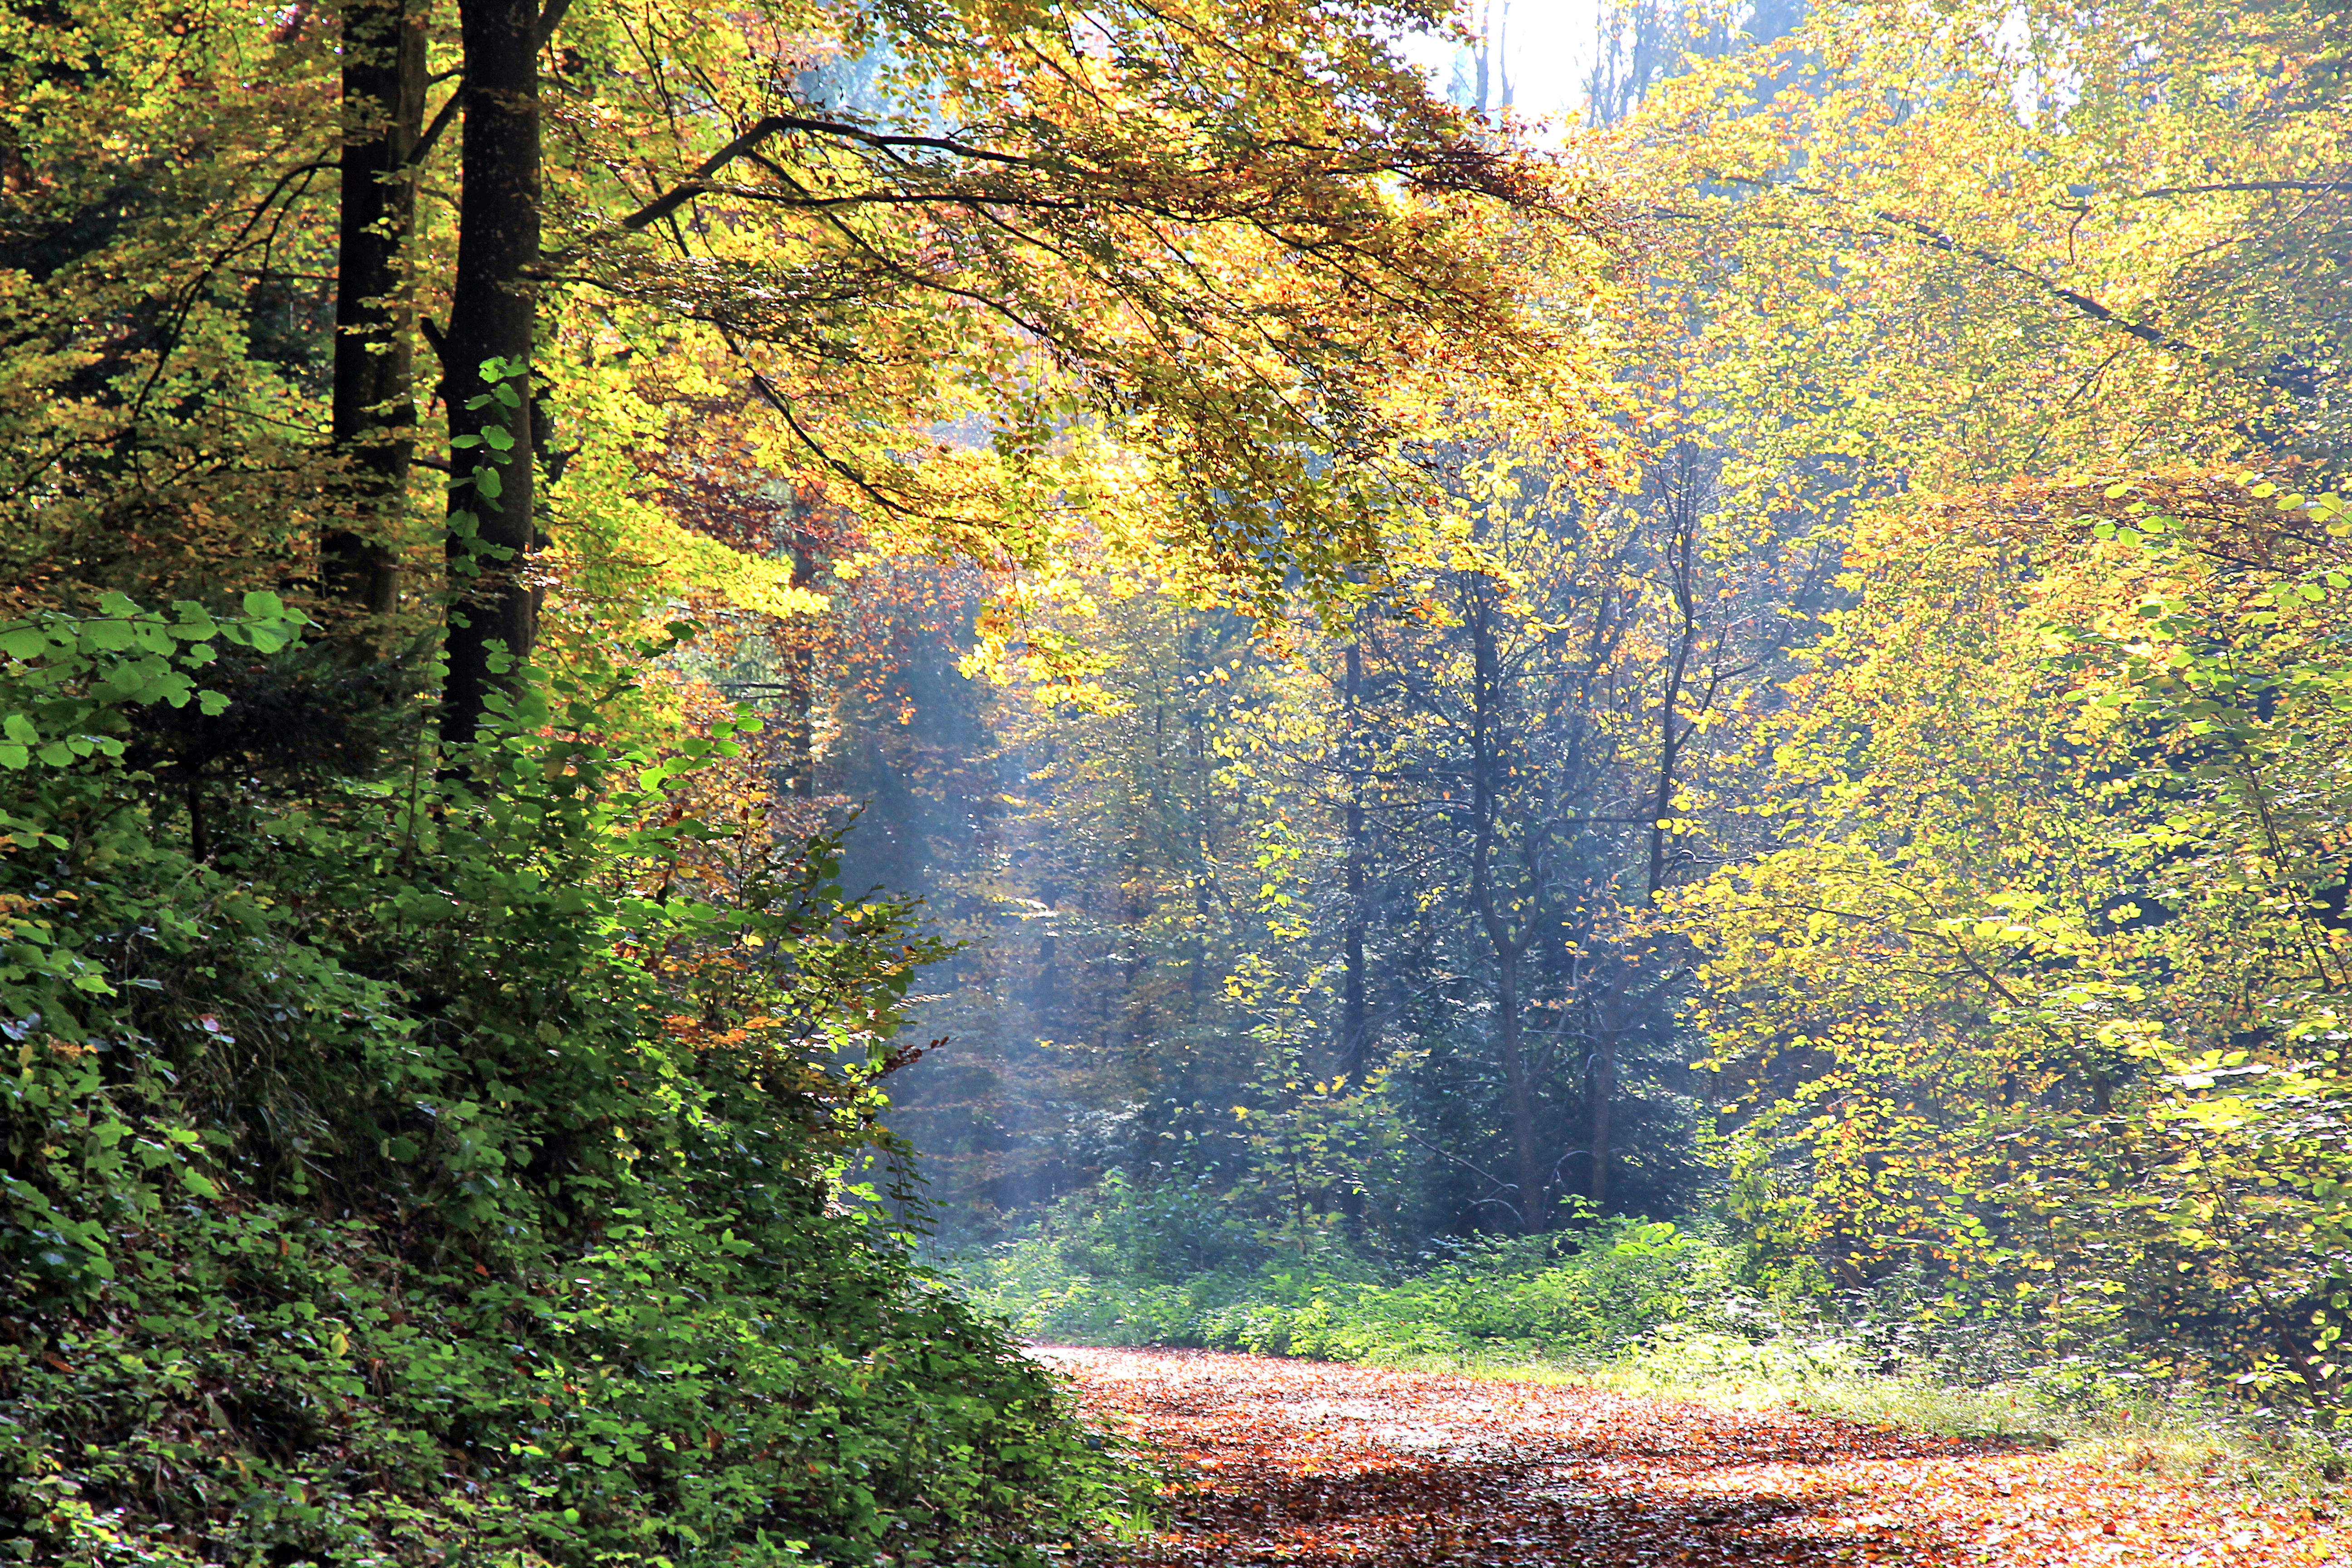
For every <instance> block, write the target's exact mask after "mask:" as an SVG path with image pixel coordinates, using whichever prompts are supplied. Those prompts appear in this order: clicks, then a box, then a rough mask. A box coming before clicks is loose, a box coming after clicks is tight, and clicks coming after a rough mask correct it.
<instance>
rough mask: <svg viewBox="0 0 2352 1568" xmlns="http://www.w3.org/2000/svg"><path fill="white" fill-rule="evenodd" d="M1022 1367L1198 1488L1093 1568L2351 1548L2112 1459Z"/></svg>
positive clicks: (2269, 1508) (1201, 1355) (1366, 1387)
mask: <svg viewBox="0 0 2352 1568" xmlns="http://www.w3.org/2000/svg"><path fill="white" fill-rule="evenodd" d="M1040 1353H1041V1354H1043V1355H1045V1357H1046V1358H1047V1359H1048V1360H1050V1361H1052V1362H1053V1363H1055V1364H1057V1365H1059V1366H1061V1367H1062V1368H1063V1369H1064V1370H1066V1372H1068V1373H1070V1374H1071V1375H1072V1376H1073V1377H1074V1378H1076V1381H1077V1384H1078V1387H1079V1390H1080V1392H1081V1394H1082V1395H1083V1396H1084V1398H1085V1399H1086V1401H1087V1404H1088V1405H1091V1406H1092V1407H1093V1408H1094V1409H1095V1410H1096V1411H1097V1413H1098V1414H1100V1415H1106V1416H1108V1417H1110V1418H1111V1419H1112V1420H1113V1421H1114V1422H1115V1423H1116V1424H1117V1425H1118V1426H1120V1427H1122V1428H1123V1429H1124V1430H1126V1431H1127V1432H1129V1434H1131V1435H1132V1436H1138V1437H1142V1438H1147V1439H1149V1440H1150V1441H1152V1442H1154V1443H1156V1444H1158V1445H1160V1447H1162V1448H1163V1449H1165V1450H1166V1451H1167V1452H1168V1453H1170V1454H1171V1455H1173V1456H1175V1457H1177V1458H1181V1461H1182V1464H1183V1467H1184V1468H1185V1469H1186V1471H1187V1472H1188V1473H1189V1474H1190V1475H1191V1476H1192V1479H1193V1481H1194V1489H1193V1490H1192V1491H1191V1492H1189V1493H1188V1494H1186V1495H1184V1496H1182V1497H1181V1498H1179V1499H1178V1500H1177V1504H1176V1517H1175V1519H1174V1520H1173V1521H1171V1525H1170V1527H1169V1528H1168V1529H1167V1530H1166V1531H1163V1532H1162V1533H1161V1534H1160V1535H1159V1536H1157V1537H1155V1538H1154V1539H1152V1540H1150V1541H1149V1542H1144V1543H1142V1544H1140V1545H1138V1546H1135V1547H1131V1548H1129V1549H1127V1550H1126V1551H1124V1552H1120V1553H1119V1554H1118V1555H1117V1556H1116V1557H1115V1558H1113V1559H1112V1560H1111V1561H1113V1562H1115V1563H1120V1564H1135V1565H1144V1564H1152V1565H1158V1564H1184V1565H1187V1568H1190V1565H1192V1564H1201V1565H1210V1564H1215V1565H1220V1568H1221V1565H1223V1564H1227V1563H1234V1564H1240V1563H1287V1564H1297V1565H1300V1568H1320V1565H1324V1564H1341V1563H1349V1564H1362V1565H1365V1568H1371V1565H1374V1564H1379V1565H1382V1568H1387V1565H1391V1564H1393V1565H1395V1568H1414V1565H1419V1564H1424V1563H1426V1564H1436V1563H1446V1564H1459V1565H1464V1568H1467V1565H1471V1564H1496V1565H1500V1568H1547V1565H1549V1564H1574V1565H1577V1568H1584V1565H1588V1564H1589V1565H1591V1568H1614V1565H1616V1564H1642V1565H1644V1568H1647V1565H1652V1564H1669V1563H1692V1564H1701V1563H1705V1564H1715V1563H1743V1564H1746V1563H1792V1564H1793V1563H1806V1564H1817V1563H1818V1564H1827V1563H1885V1564H1947V1563H1954V1564H1970V1565H1973V1564H1978V1563H1990V1564H1998V1565H2000V1568H2011V1565H2015V1568H2039V1565H2043V1564H2048V1565H2052V1568H2060V1565H2063V1568H2075V1565H2077V1564H2108V1563H2118V1564H2122V1563H2130V1564H2142V1563H2150V1564H2154V1563H2160V1564H2167V1565H2171V1564H2179V1565H2181V1568H2188V1565H2190V1564H2226V1565H2228V1568H2285V1565H2289V1564H2292V1565H2294V1568H2346V1565H2347V1564H2352V1533H2347V1532H2346V1531H2344V1530H2343V1528H2342V1526H2341V1525H2340V1523H2339V1522H2337V1521H2336V1520H2334V1519H2332V1518H2329V1517H2315V1513H2314V1510H2313V1509H2312V1508H2311V1507H2309V1506H2308V1505H2305V1504H2293V1505H2284V1504H2278V1503H2273V1502H2265V1501H2261V1500H2257V1499H2254V1498H2252V1497H2251V1496H2250V1495H2248V1494H2245V1493H2243V1492H2242V1491H2239V1490H2236V1489H2229V1488H2224V1487H2220V1486H2205V1485H2199V1484H2197V1483H2194V1482H2187V1483H2184V1482H2181V1481H2178V1480H2162V1479H2151V1478H2149V1477H2147V1476H2145V1475H2142V1474H2139V1473H2137V1472H2136V1471H2135V1470H2133V1469H2132V1468H2131V1467H2130V1464H2129V1462H2128V1460H2127V1459H2126V1458H2116V1459H2115V1460H2113V1461H2112V1462H2109V1461H2105V1460H2091V1459H2086V1458H2073V1457H2069V1456H2066V1455H2063V1454H2049V1453H2044V1452H2040V1451H2037V1450H2032V1449H2022V1450H2021V1449H2019V1448H2017V1447H2014V1446H2011V1445H2006V1444H1998V1443H1971V1442H1964V1441H1960V1440H1958V1439H1954V1438H1948V1437H1935V1436H1921V1435H1918V1434H1916V1433H1907V1432H1895V1431H1885V1430H1875V1429H1873V1428H1869V1427H1864V1426H1853V1425H1852V1424H1849V1423H1844V1422H1838V1421H1829V1420H1823V1419H1821V1418H1819V1417H1815V1416H1810V1415H1801V1414H1799V1413H1797V1412H1794V1411H1789V1410H1771V1411H1734V1410H1720V1409H1714V1408H1711V1407H1708V1406H1706V1405H1693V1404H1684V1403H1678V1402H1674V1401H1668V1400H1659V1399H1643V1398H1635V1397H1631V1396H1627V1395H1622V1394H1604V1393H1598V1392H1594V1391H1591V1390H1586V1389H1575V1388H1559V1387H1553V1386H1549V1385H1547V1384H1534V1383H1514V1382H1505V1381H1498V1380H1493V1379H1483V1378H1480V1379H1472V1378H1457V1377H1445V1376H1440V1375H1434V1374H1430V1373H1407V1372H1391V1371H1381V1370H1375V1369H1370V1368H1365V1367H1356V1366H1339V1365H1330V1364H1325V1363H1313V1362H1292V1361H1273V1360H1266V1359H1263V1358H1259V1357H1254V1356H1235V1355H1216V1354H1211V1353H1207V1352H1187V1351H1106V1350H1080V1349H1068V1348H1062V1347H1052V1348H1045V1349H1042V1350H1041V1352H1040ZM2321 1512H2322V1513H2323V1514H2325V1513H2326V1510H2321Z"/></svg>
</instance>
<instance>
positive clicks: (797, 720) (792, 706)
mask: <svg viewBox="0 0 2352 1568" xmlns="http://www.w3.org/2000/svg"><path fill="white" fill-rule="evenodd" d="M799 504H800V503H799V502H798V501H797V500H795V502H794V505H795V506H798V505H799ZM792 552H793V587H795V588H805V587H807V586H808V585H809V584H812V583H814V582H815V581H816V541H815V540H814V539H813V538H811V537H809V536H807V535H805V534H803V535H802V536H800V537H798V538H795V539H794V540H793V542H792ZM784 706H785V714H784V748H785V755H786V757H787V759H788V761H787V764H786V765H787V766H789V767H790V768H791V769H792V770H793V773H792V784H791V788H792V793H793V795H795V796H797V797H799V798H800V799H802V800H814V799H815V798H816V711H815V709H816V650H815V649H814V648H812V647H809V646H808V645H807V644H806V643H805V642H802V643H799V644H797V645H796V646H794V647H792V648H791V649H790V650H789V651H787V652H786V654H785V656H784ZM1045 940H1046V941H1047V942H1051V941H1052V940H1053V938H1052V937H1051V936H1048V937H1047V938H1046V939H1045Z"/></svg>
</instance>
